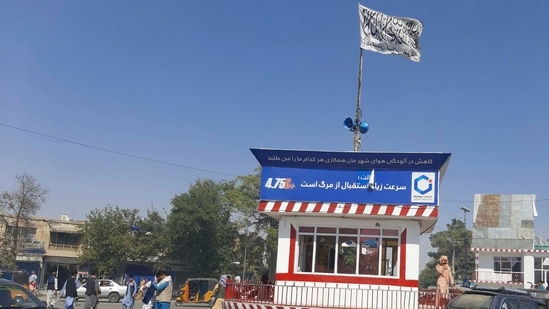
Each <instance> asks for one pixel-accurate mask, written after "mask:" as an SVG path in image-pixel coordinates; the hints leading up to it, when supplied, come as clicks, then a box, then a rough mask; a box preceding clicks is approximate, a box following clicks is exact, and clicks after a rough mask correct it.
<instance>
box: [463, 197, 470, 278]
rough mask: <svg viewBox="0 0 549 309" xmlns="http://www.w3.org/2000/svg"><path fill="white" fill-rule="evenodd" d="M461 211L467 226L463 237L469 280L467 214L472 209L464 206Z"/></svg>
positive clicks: (466, 270) (466, 271)
mask: <svg viewBox="0 0 549 309" xmlns="http://www.w3.org/2000/svg"><path fill="white" fill-rule="evenodd" d="M461 210H463V224H464V225H465V235H464V237H463V253H464V255H465V277H466V278H469V254H467V213H468V212H470V211H471V209H469V208H467V207H465V206H462V207H461Z"/></svg>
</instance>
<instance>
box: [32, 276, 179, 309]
mask: <svg viewBox="0 0 549 309" xmlns="http://www.w3.org/2000/svg"><path fill="white" fill-rule="evenodd" d="M155 279H156V280H147V279H144V278H142V279H141V281H140V284H139V285H137V284H136V282H135V281H134V276H133V275H130V276H129V277H128V281H127V283H126V294H125V295H124V297H123V299H122V309H134V306H135V302H136V301H141V302H142V303H143V305H142V306H143V307H142V308H143V309H169V308H170V302H171V300H172V293H173V282H172V277H171V276H169V275H168V274H166V272H165V271H163V270H159V271H158V272H157V273H156V276H155ZM37 280H38V278H37V277H36V274H35V273H34V271H33V272H32V274H31V276H29V289H30V290H31V291H33V288H34V292H33V293H36V281H37ZM33 283H34V284H33ZM81 284H82V281H81V280H80V279H79V278H77V272H76V270H71V271H70V277H69V278H68V279H67V280H66V281H65V282H64V284H63V287H62V288H61V289H59V285H58V280H57V273H56V272H52V273H51V274H50V275H48V277H47V286H46V292H47V295H46V304H47V307H48V309H54V308H55V305H56V304H57V301H58V299H59V298H63V299H64V305H63V307H64V308H65V309H74V305H75V303H76V301H77V300H78V293H77V289H78V288H79V287H80V285H81ZM58 292H59V293H58ZM100 294H101V289H100V286H99V281H98V280H97V271H95V270H92V271H90V273H89V276H88V277H87V278H86V291H85V293H84V308H85V309H97V308H98V305H99V295H100Z"/></svg>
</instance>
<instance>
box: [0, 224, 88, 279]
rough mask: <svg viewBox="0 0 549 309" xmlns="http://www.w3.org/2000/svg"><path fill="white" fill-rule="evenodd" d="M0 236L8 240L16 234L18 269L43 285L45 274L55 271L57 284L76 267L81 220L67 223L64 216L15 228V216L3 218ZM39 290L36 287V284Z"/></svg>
mask: <svg viewBox="0 0 549 309" xmlns="http://www.w3.org/2000/svg"><path fill="white" fill-rule="evenodd" d="M3 218H5V219H6V221H5V223H4V224H1V225H0V235H2V236H3V237H6V236H7V237H9V235H13V234H14V233H17V234H18V235H19V236H18V240H19V242H20V244H21V246H20V253H19V254H18V255H17V260H16V264H17V267H18V268H22V269H25V270H26V271H27V272H29V273H30V272H31V271H33V270H34V271H35V272H36V274H37V275H38V278H39V279H40V280H39V282H41V283H42V286H43V284H44V283H45V281H46V278H47V274H50V273H52V272H54V271H55V272H57V274H58V278H59V280H60V282H64V281H65V280H66V278H68V277H69V273H68V272H69V269H70V268H77V266H78V260H77V258H78V250H79V247H80V242H81V233H80V231H79V229H80V227H81V226H82V225H83V224H84V221H74V220H71V219H70V218H69V217H68V216H67V215H62V216H61V217H60V218H59V219H57V220H54V219H44V218H30V219H29V220H28V222H21V221H20V222H19V227H18V228H17V231H16V229H15V225H16V224H15V221H16V220H15V217H12V216H9V215H3ZM39 287H40V285H39Z"/></svg>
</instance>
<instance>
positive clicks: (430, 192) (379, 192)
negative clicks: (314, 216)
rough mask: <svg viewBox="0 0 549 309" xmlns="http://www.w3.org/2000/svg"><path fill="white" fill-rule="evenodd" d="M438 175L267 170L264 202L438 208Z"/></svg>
mask: <svg viewBox="0 0 549 309" xmlns="http://www.w3.org/2000/svg"><path fill="white" fill-rule="evenodd" d="M438 177H439V175H438V172H432V171H429V172H412V171H394V170H362V171H349V170H321V169H300V168H280V167H263V170H262V174H261V186H262V188H261V190H260V191H261V192H260V199H261V200H280V201H308V202H314V201H322V202H338V203H371V204H392V205H395V204H402V205H414V204H421V205H437V204H438Z"/></svg>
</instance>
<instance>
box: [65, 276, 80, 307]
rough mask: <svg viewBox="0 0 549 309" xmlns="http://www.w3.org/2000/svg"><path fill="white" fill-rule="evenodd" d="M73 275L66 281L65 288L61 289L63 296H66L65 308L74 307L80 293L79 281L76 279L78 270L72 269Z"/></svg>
mask: <svg viewBox="0 0 549 309" xmlns="http://www.w3.org/2000/svg"><path fill="white" fill-rule="evenodd" d="M70 274H71V277H70V278H69V279H67V281H65V285H63V289H61V297H64V298H65V309H74V302H75V301H76V297H77V296H78V294H77V293H76V289H78V286H79V284H78V281H77V280H76V274H77V272H76V270H71V273H70Z"/></svg>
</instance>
